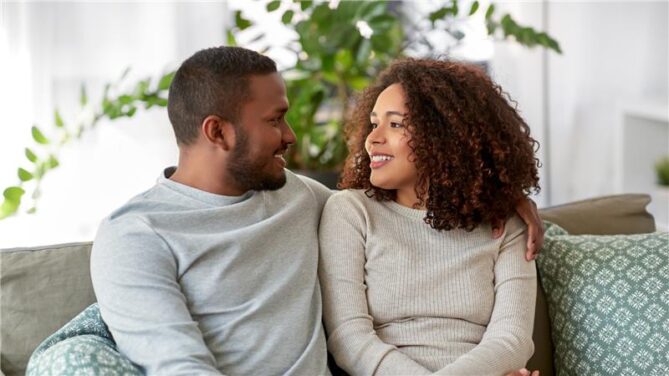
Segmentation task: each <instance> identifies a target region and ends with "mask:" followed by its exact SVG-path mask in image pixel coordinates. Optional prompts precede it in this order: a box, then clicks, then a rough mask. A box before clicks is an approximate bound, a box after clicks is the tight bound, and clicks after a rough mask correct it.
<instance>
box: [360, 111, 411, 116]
mask: <svg viewBox="0 0 669 376" xmlns="http://www.w3.org/2000/svg"><path fill="white" fill-rule="evenodd" d="M389 115H397V116H402V117H405V116H407V114H403V113H401V112H399V111H386V116H389ZM369 116H370V117H372V116H374V117H376V116H378V115H376V112H374V111H372V112H371V113H370V114H369Z"/></svg>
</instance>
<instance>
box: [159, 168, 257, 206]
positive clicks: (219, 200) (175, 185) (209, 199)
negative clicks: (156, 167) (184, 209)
mask: <svg viewBox="0 0 669 376" xmlns="http://www.w3.org/2000/svg"><path fill="white" fill-rule="evenodd" d="M174 170H175V168H174V167H169V168H166V169H165V170H164V171H163V173H162V174H160V176H159V177H158V184H161V185H163V186H165V187H166V188H168V189H171V190H173V191H176V192H178V193H180V194H183V195H185V196H188V197H190V198H193V199H195V200H198V201H200V202H204V203H206V204H209V205H214V206H227V205H232V204H237V203H239V202H242V201H245V200H247V199H249V198H250V197H251V196H253V193H254V191H247V192H245V193H244V194H242V195H240V196H225V195H219V194H216V193H211V192H207V191H203V190H201V189H197V188H193V187H191V186H189V185H186V184H182V183H179V182H176V181H174V180H171V179H169V177H170V176H171V175H172V173H174Z"/></svg>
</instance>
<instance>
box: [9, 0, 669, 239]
mask: <svg viewBox="0 0 669 376" xmlns="http://www.w3.org/2000/svg"><path fill="white" fill-rule="evenodd" d="M668 24H669V2H668V1H566V0H565V1H547V0H544V1H539V0H538V1H517V2H516V1H469V0H462V1H452V0H446V1H436V0H435V1H427V0H426V1H408V0H405V1H393V2H385V1H373V2H351V1H323V2H318V1H316V2H311V1H303V2H299V1H292V0H284V1H266V0H258V1H251V0H246V1H241V0H240V1H232V0H230V1H225V2H157V1H141V2H139V1H138V2H127V1H126V2H111V1H110V2H12V1H9V2H8V1H4V0H3V1H0V103H1V104H2V110H1V111H0V125H2V129H3V132H2V135H1V136H0V190H2V191H3V197H2V198H0V200H4V201H2V206H0V217H2V219H0V248H7V247H19V246H35V245H40V244H50V243H59V242H62V243H66V242H75V241H82V240H92V239H93V237H94V235H95V231H96V229H97V225H98V223H99V221H100V220H101V219H102V218H103V217H104V216H105V215H107V214H109V213H110V212H111V211H112V210H113V209H115V208H116V207H118V206H120V205H122V204H123V203H124V202H126V201H127V200H128V199H129V198H130V197H132V196H134V195H135V194H138V193H140V192H142V191H144V190H146V189H148V188H150V187H151V186H152V185H153V183H154V182H155V180H156V178H157V177H158V175H159V174H160V173H161V172H162V169H163V168H164V167H167V166H170V165H174V164H175V163H176V161H177V148H176V144H175V141H174V136H173V133H172V130H171V126H170V124H169V121H168V119H167V113H166V110H165V108H164V106H165V104H166V98H167V87H168V86H169V82H170V80H171V72H173V70H174V69H175V68H176V67H178V65H179V64H180V63H181V61H183V60H184V59H185V58H187V57H188V56H190V55H192V54H193V53H194V52H196V51H197V50H200V49H202V48H207V47H212V46H218V45H224V44H225V45H233V44H236V45H239V46H243V47H247V48H251V49H255V50H257V51H261V52H263V53H265V54H267V55H269V56H270V57H272V58H273V59H275V60H276V61H277V63H278V65H279V69H280V70H281V71H282V73H283V75H284V78H285V79H286V81H287V86H288V91H289V99H290V101H291V111H290V112H289V114H288V118H289V122H290V123H291V125H292V126H293V128H294V129H295V132H296V133H297V136H298V139H299V142H298V144H297V145H295V146H294V147H293V148H292V150H291V154H290V158H291V160H290V167H291V168H293V169H296V170H300V171H304V172H305V173H309V174H318V173H322V174H325V175H328V174H329V175H330V176H332V175H334V176H336V172H337V171H338V168H340V167H341V162H342V160H343V157H344V156H345V155H346V148H345V143H344V140H343V137H342V136H343V135H342V133H341V124H342V123H343V122H344V121H345V120H346V117H347V113H348V112H347V110H348V109H349V108H350V106H351V104H352V103H354V97H355V94H356V93H357V92H359V91H360V89H362V88H364V87H365V86H366V85H367V84H368V83H369V82H370V80H371V79H372V78H373V77H374V76H375V75H376V74H377V73H378V72H379V71H380V70H381V69H383V67H385V66H387V64H388V63H389V62H390V61H391V60H392V59H394V58H397V57H400V56H431V57H440V58H452V59H458V60H464V61H468V62H471V63H474V64H478V65H480V66H482V67H484V68H485V69H486V70H487V71H488V73H489V74H490V75H491V77H492V78H493V79H494V80H495V81H496V82H497V83H499V84H500V85H501V86H502V87H503V88H504V89H505V91H506V92H508V93H509V94H510V96H511V97H512V98H513V100H515V101H516V102H517V106H518V108H519V110H520V112H521V115H522V116H523V117H524V119H525V120H526V122H527V123H528V124H529V125H530V127H531V129H532V133H533V136H534V137H535V138H536V139H537V140H538V141H539V142H540V144H541V147H540V149H539V151H538V156H539V158H540V160H541V161H542V163H543V166H542V168H541V171H540V173H541V186H542V191H541V193H540V194H539V195H537V196H536V197H534V200H535V201H536V202H537V203H538V205H539V206H540V207H546V206H554V205H560V204H563V203H567V202H570V201H575V200H580V199H585V198H590V197H597V196H602V195H609V194H615V193H623V192H640V193H648V194H650V195H651V196H652V198H653V202H652V204H651V207H650V210H651V212H652V213H653V214H654V216H655V217H656V222H657V224H658V227H659V228H661V229H664V230H666V229H667V228H668V227H667V226H668V225H667V223H669V221H668V219H667V212H668V211H669V188H668V186H669V106H668V97H669V95H668V87H669V77H668V72H669V64H668V57H669V30H668Z"/></svg>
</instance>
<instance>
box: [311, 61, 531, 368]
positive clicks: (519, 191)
mask: <svg viewBox="0 0 669 376" xmlns="http://www.w3.org/2000/svg"><path fill="white" fill-rule="evenodd" d="M349 137H350V143H349V146H350V147H351V154H350V156H349V159H348V160H347V165H346V168H345V171H344V174H343V179H342V183H341V185H340V186H341V188H343V189H345V190H343V191H341V192H338V193H337V194H335V195H333V196H332V197H331V198H330V199H329V201H328V202H327V204H326V206H325V208H324V211H323V216H322V219H321V227H320V247H321V258H320V281H321V287H322V291H323V301H324V308H323V309H324V321H325V327H326V332H327V335H328V349H329V351H330V352H331V353H332V355H333V356H334V358H335V361H336V362H337V364H338V365H339V366H340V367H342V368H343V369H344V370H345V371H347V372H348V373H350V374H352V375H371V374H375V375H384V374H395V375H397V374H401V375H421V374H431V373H433V372H437V373H438V374H442V375H503V374H506V373H509V372H514V370H518V369H519V368H522V367H524V365H525V363H526V362H527V360H528V359H529V358H530V356H531V355H532V353H533V343H532V325H533V320H534V306H535V294H536V271H535V265H534V262H533V261H532V262H527V261H526V260H525V258H524V252H525V244H526V241H527V235H526V226H525V224H524V223H523V221H522V220H520V219H519V218H518V217H517V216H515V215H514V210H515V209H514V207H515V206H516V203H517V202H518V201H519V200H522V199H524V198H525V197H526V195H527V194H528V193H529V192H530V191H538V190H539V186H538V176H537V165H538V160H537V159H536V158H535V157H534V150H535V147H536V146H537V142H536V141H535V140H534V139H532V138H531V137H530V132H529V127H528V126H527V124H525V122H524V121H523V120H522V119H521V118H520V116H519V115H518V113H517V112H516V110H515V109H514V108H513V107H511V106H510V105H509V103H508V102H507V100H506V99H505V98H504V95H503V92H502V90H501V88H500V87H499V86H497V85H495V84H494V83H493V82H492V81H491V80H490V79H489V78H488V77H487V76H486V74H485V73H484V72H483V71H481V70H480V69H478V68H475V67H472V66H468V65H465V64H460V63H455V62H445V61H436V60H428V59H423V60H417V59H406V60H401V61H398V62H396V63H394V64H393V65H391V66H390V67H389V68H388V69H387V70H386V71H384V72H383V73H382V74H381V75H380V77H379V79H378V80H377V83H376V84H375V85H373V86H371V87H370V88H368V89H367V90H366V91H365V92H364V93H363V95H362V97H361V99H360V101H359V102H358V104H357V107H356V109H355V111H354V114H353V116H352V122H351V124H350V126H349ZM500 222H502V223H504V224H505V225H504V233H503V235H502V236H501V237H499V238H496V239H493V238H492V237H491V236H490V233H491V231H492V230H491V224H492V223H500ZM521 371H522V372H521ZM521 371H515V372H519V373H524V372H526V371H524V370H521Z"/></svg>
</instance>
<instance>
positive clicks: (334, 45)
mask: <svg viewBox="0 0 669 376" xmlns="http://www.w3.org/2000/svg"><path fill="white" fill-rule="evenodd" d="M398 5H401V3H399V2H392V1H341V2H339V3H338V4H337V5H336V6H334V7H333V2H323V1H321V2H314V1H288V0H284V1H281V0H272V1H269V2H268V3H267V4H266V10H267V12H270V13H271V12H282V14H281V20H282V22H283V23H284V24H285V25H287V26H289V27H290V28H292V29H293V30H295V32H296V34H297V37H296V39H295V40H293V41H291V42H290V43H288V45H286V46H283V47H284V48H285V49H286V50H288V51H291V52H292V53H294V54H295V58H296V60H297V63H296V64H295V66H294V67H293V68H291V69H290V70H289V71H287V72H285V74H284V78H285V79H286V84H287V89H288V97H289V99H290V100H291V111H290V112H289V113H288V121H289V123H290V124H291V126H292V127H293V130H294V131H295V133H296V135H297V140H298V144H297V145H296V146H295V147H293V148H292V149H291V150H290V155H289V159H288V166H289V167H290V168H295V169H303V170H305V169H306V170H309V169H312V170H314V169H316V170H323V169H330V170H335V171H336V170H339V169H340V168H341V166H342V164H343V161H344V159H345V157H346V152H347V151H346V145H345V141H344V135H343V132H342V127H343V124H345V123H346V121H347V119H348V116H349V113H350V109H351V106H352V97H353V95H354V94H355V93H357V92H359V91H360V90H361V89H363V88H364V87H366V86H367V85H368V84H369V82H370V79H372V78H373V77H376V76H377V75H378V73H379V72H380V71H381V70H383V69H384V68H385V67H386V66H388V64H389V63H390V62H391V61H392V60H393V59H395V58H397V57H400V56H403V55H406V54H407V52H409V51H412V50H417V49H420V47H423V49H424V50H428V51H431V50H432V49H433V46H432V44H431V43H430V41H429V40H428V39H427V38H426V37H425V36H424V35H425V32H426V30H439V31H441V32H442V33H443V34H444V36H445V37H446V36H448V37H450V38H451V40H453V41H454V42H453V46H456V45H458V44H459V43H461V41H462V40H463V38H464V37H465V31H463V30H461V29H460V28H459V27H458V26H457V24H456V23H455V22H452V21H454V20H459V19H460V20H461V19H466V18H468V17H471V16H473V15H475V14H477V13H478V12H482V11H483V10H482V9H479V8H480V5H479V2H478V1H474V2H473V3H472V4H471V5H470V6H469V9H465V10H462V9H460V8H459V3H458V1H457V0H450V1H448V2H447V4H446V5H444V6H442V7H440V8H438V9H435V10H433V11H431V12H429V13H428V14H426V15H423V17H418V19H419V22H418V23H416V21H412V18H411V17H408V16H407V15H406V14H405V13H404V12H403V10H402V8H400V7H399V6H398ZM485 20H486V24H487V30H488V33H489V34H490V35H491V36H493V37H495V38H497V39H500V40H515V41H516V42H518V43H520V44H521V45H524V46H527V47H534V46H542V47H545V48H548V49H551V50H554V51H555V52H557V53H561V50H560V47H559V44H558V42H557V41H555V40H554V39H553V38H552V37H550V36H549V35H548V34H546V33H543V32H537V31H535V30H534V29H533V28H531V27H526V26H522V25H520V24H518V23H517V22H516V21H515V20H514V19H513V18H512V17H511V16H510V15H509V14H505V15H502V16H501V17H497V16H496V14H495V6H494V5H492V4H491V5H490V6H488V7H487V8H486V9H485ZM420 21H423V22H420ZM254 27H255V28H257V29H260V27H258V25H256V24H255V23H254V22H253V21H251V20H249V19H247V18H245V17H244V15H243V13H242V12H241V11H237V12H235V26H234V27H233V28H232V29H230V30H228V32H227V35H228V43H229V44H235V43H236V39H237V38H236V37H237V36H238V35H239V33H240V32H243V31H245V30H252V29H253V28H254ZM266 39H267V38H266V36H265V35H263V34H262V33H258V35H257V37H256V38H254V41H261V42H262V41H263V40H266ZM267 47H269V46H267Z"/></svg>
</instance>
